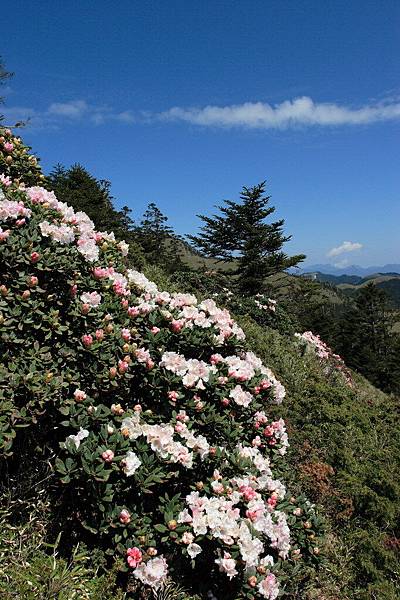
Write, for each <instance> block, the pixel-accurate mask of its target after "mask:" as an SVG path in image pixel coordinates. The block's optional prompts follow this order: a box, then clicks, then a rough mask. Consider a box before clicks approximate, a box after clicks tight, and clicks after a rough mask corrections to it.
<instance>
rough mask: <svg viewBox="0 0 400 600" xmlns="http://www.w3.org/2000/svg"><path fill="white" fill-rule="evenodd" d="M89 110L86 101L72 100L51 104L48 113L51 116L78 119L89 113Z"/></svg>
mask: <svg viewBox="0 0 400 600" xmlns="http://www.w3.org/2000/svg"><path fill="white" fill-rule="evenodd" d="M88 110H89V106H88V105H87V103H86V102H85V100H71V101H70V102H53V104H50V106H49V108H48V109H47V112H48V113H49V114H50V115H58V116H60V117H69V118H72V119H77V118H80V117H82V116H83V115H84V114H85V113H87V112H88Z"/></svg>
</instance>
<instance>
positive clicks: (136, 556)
mask: <svg viewBox="0 0 400 600" xmlns="http://www.w3.org/2000/svg"><path fill="white" fill-rule="evenodd" d="M126 554H127V559H126V560H127V563H128V565H129V566H130V567H132V569H136V567H137V566H138V565H139V564H140V563H141V562H142V553H141V552H140V550H139V548H128V549H127V551H126Z"/></svg>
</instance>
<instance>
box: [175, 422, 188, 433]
mask: <svg viewBox="0 0 400 600" xmlns="http://www.w3.org/2000/svg"><path fill="white" fill-rule="evenodd" d="M185 428H186V426H183V425H182V423H177V424H176V425H175V431H176V433H182V431H185Z"/></svg>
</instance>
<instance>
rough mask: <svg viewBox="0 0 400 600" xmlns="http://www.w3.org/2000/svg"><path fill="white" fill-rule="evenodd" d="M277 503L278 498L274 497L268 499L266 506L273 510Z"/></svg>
mask: <svg viewBox="0 0 400 600" xmlns="http://www.w3.org/2000/svg"><path fill="white" fill-rule="evenodd" d="M277 502H278V498H277V497H276V496H271V497H270V498H268V500H267V504H268V506H270V507H271V508H275V506H276V503H277Z"/></svg>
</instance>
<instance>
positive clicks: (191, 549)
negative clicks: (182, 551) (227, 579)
mask: <svg viewBox="0 0 400 600" xmlns="http://www.w3.org/2000/svg"><path fill="white" fill-rule="evenodd" d="M187 551H188V554H189V556H190V558H196V556H197V555H198V554H200V552H203V550H202V548H201V546H199V545H198V544H189V546H188V547H187Z"/></svg>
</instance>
